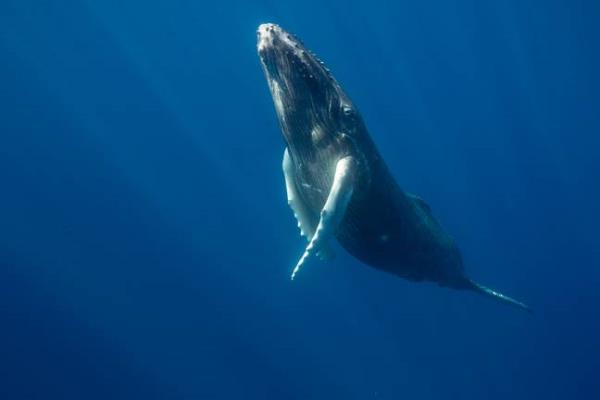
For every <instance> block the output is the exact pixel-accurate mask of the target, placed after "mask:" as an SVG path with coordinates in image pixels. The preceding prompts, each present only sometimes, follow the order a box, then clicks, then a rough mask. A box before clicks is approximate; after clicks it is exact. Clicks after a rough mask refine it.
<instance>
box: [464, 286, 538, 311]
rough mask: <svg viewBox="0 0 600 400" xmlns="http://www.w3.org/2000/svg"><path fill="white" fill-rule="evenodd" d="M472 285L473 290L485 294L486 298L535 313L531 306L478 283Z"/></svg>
mask: <svg viewBox="0 0 600 400" xmlns="http://www.w3.org/2000/svg"><path fill="white" fill-rule="evenodd" d="M469 282H470V283H471V285H472V287H471V289H473V290H474V291H476V292H479V293H481V294H484V295H486V296H489V297H492V298H494V299H496V300H498V301H500V302H503V303H508V304H512V305H513V306H516V307H519V308H520V309H523V310H525V311H527V312H530V313H531V312H533V311H532V310H531V308H529V306H528V305H527V304H524V303H521V302H520V301H517V300H515V299H513V298H510V297H508V296H505V295H503V294H502V293H498V292H496V291H495V290H492V289H490V288H488V287H485V286H483V285H480V284H479V283H477V282H473V281H469Z"/></svg>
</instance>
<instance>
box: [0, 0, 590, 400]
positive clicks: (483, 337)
mask: <svg viewBox="0 0 600 400" xmlns="http://www.w3.org/2000/svg"><path fill="white" fill-rule="evenodd" d="M215 3H216V2H215ZM323 3H324V4H323ZM596 4H597V2H593V1H567V0H563V1H553V0H539V1H522V0H511V1H499V2H481V1H477V0H471V1H468V0H463V1H458V2H443V1H433V0H426V1H419V2H414V1H411V2H406V1H402V2H392V1H390V2H376V1H358V2H348V1H340V0H337V1H332V2H322V1H319V0H311V1H299V2H295V3H291V2H283V1H266V0H265V1H262V2H256V3H251V2H240V3H239V4H237V3H227V4H224V3H222V4H221V5H208V4H204V2H201V1H190V0H188V1H160V2H158V1H150V2H149V1H141V0H138V1H133V0H126V1H122V0H120V1H116V0H111V1H91V0H88V1H75V0H64V1H42V0H39V1H35V2H29V1H23V0H2V2H0V398H2V399H33V398H39V399H55V398H56V399H93V398H98V399H107V398H129V399H132V398H147V399H150V398H169V399H171V398H172V399H334V398H339V399H399V398H402V399H439V398H444V399H466V398H468V399H484V398H486V399H507V398H510V399H539V398H545V399H566V398H589V399H591V398H600V382H599V381H598V378H597V374H598V368H599V367H600V361H599V359H600V342H599V341H600V339H599V337H600V321H599V318H598V315H599V312H598V308H599V306H600V293H599V290H598V288H599V287H600V234H599V231H598V226H599V223H600V211H599V209H598V208H599V204H600V188H599V187H598V185H599V182H600V162H599V160H598V157H599V149H600V147H599V146H600V136H599V135H600V116H599V106H600V95H599V94H598V91H599V90H600V80H599V78H598V71H600V60H599V55H598V54H599V52H598V48H599V43H598V42H599V41H598V37H599V36H600V28H599V27H598V25H597V23H598V22H597V21H598V18H599V13H598V11H599V10H598V6H597V5H596ZM261 22H277V23H280V24H281V25H282V26H284V27H285V28H287V29H288V30H290V31H292V32H295V33H297V34H298V35H299V36H300V37H301V38H303V40H304V41H305V43H306V44H307V45H308V46H309V47H310V48H312V49H313V50H314V51H315V52H316V53H317V54H318V55H319V56H321V58H322V59H323V60H324V61H325V62H326V63H327V64H328V65H329V67H330V68H331V69H332V71H333V73H334V74H335V75H336V77H337V78H338V80H339V81H340V82H341V83H342V85H343V86H344V87H345V89H346V90H347V92H348V93H349V94H350V95H351V96H352V98H353V99H354V101H355V102H356V103H357V105H358V106H359V108H360V110H361V112H362V114H363V116H364V118H365V120H366V122H367V124H368V126H369V128H370V131H371V134H372V136H373V138H374V140H375V141H376V143H377V144H378V146H379V148H380V150H381V151H382V153H383V154H384V156H385V158H386V160H387V162H388V164H389V166H390V168H391V169H392V170H393V172H394V174H395V175H396V177H397V178H398V180H399V182H400V183H401V185H402V186H403V187H404V188H405V189H406V190H408V191H410V192H414V193H417V194H419V195H420V196H422V197H423V198H425V199H426V200H427V201H428V203H430V205H431V206H432V208H433V210H434V212H435V214H436V215H437V216H438V217H439V218H440V220H441V221H442V222H443V224H444V225H445V226H446V227H447V229H448V230H449V231H451V232H452V234H453V235H454V237H455V238H456V240H457V241H458V243H459V244H460V246H461V248H462V251H463V253H464V257H465V259H466V263H467V268H468V270H469V271H470V273H471V275H472V276H473V277H474V278H475V279H477V280H479V281H481V282H482V283H484V284H488V285H490V286H492V287H494V288H497V289H499V290H501V291H504V292H506V293H507V294H509V295H513V296H515V297H516V298H518V299H521V300H523V301H525V302H527V303H529V304H530V305H531V306H532V307H533V308H534V309H535V314H533V315H527V314H526V313H523V312H520V311H518V310H516V309H513V308H510V307H506V306H504V305H501V304H498V303H495V302H492V301H489V300H487V299H484V298H482V297H480V296H477V295H475V294H472V293H463V292H457V291H450V290H447V289H441V288H438V287H436V286H435V285H430V284H412V283H409V282H406V281H403V280H400V279H397V278H394V277H391V276H388V275H385V274H382V273H380V272H377V271H375V270H372V269H370V268H367V267H365V266H363V265H361V264H360V263H358V262H357V261H355V260H353V259H351V258H350V257H349V256H347V255H345V254H344V253H343V252H341V251H340V252H339V253H340V255H339V256H338V258H337V259H336V260H335V261H334V262H333V263H332V264H322V263H318V262H314V263H312V264H310V265H309V266H307V267H306V268H305V269H304V270H303V271H302V273H301V274H300V276H299V279H298V280H297V281H294V282H293V283H292V282H290V281H289V274H290V271H291V268H292V266H293V264H294V263H295V261H296V259H297V258H298V257H299V256H300V254H301V253H302V250H303V247H304V245H305V243H304V240H303V239H301V238H300V237H299V235H298V232H297V229H296V227H295V222H294V221H293V217H292V215H291V213H290V211H289V210H288V208H287V204H286V201H285V190H284V183H283V178H282V174H281V170H280V165H281V156H282V151H283V141H282V139H281V134H280V132H279V127H278V124H277V121H276V118H275V112H274V109H273V106H272V101H271V98H270V95H269V92H268V89H267V85H266V83H265V81H264V77H263V75H262V71H261V69H260V65H259V62H258V58H257V56H256V52H255V40H256V37H255V29H256V27H257V26H258V24H259V23H261Z"/></svg>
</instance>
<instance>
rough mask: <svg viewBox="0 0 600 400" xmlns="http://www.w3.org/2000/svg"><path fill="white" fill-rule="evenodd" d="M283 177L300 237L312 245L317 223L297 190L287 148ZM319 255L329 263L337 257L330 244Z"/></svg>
mask: <svg viewBox="0 0 600 400" xmlns="http://www.w3.org/2000/svg"><path fill="white" fill-rule="evenodd" d="M282 168H283V176H284V177H285V189H286V192H287V198H288V204H289V206H290V208H291V209H292V212H293V213H294V217H295V218H296V221H297V222H298V228H299V229H300V235H302V236H304V237H305V238H306V240H307V241H308V242H309V243H310V240H311V239H312V238H313V236H314V234H315V230H316V229H317V222H316V221H315V219H314V218H313V217H312V216H311V215H310V211H309V208H308V207H307V206H306V204H305V203H304V202H303V201H302V198H301V197H300V195H299V193H298V189H297V188H296V183H295V182H296V172H295V170H294V163H293V162H292V159H291V158H290V155H289V152H288V149H287V147H286V149H285V151H284V152H283V163H282ZM317 255H318V256H319V258H320V259H321V260H323V261H329V260H331V259H333V258H334V257H335V252H334V251H333V249H332V248H331V245H330V243H329V242H324V243H322V244H321V246H320V248H319V249H318V251H317Z"/></svg>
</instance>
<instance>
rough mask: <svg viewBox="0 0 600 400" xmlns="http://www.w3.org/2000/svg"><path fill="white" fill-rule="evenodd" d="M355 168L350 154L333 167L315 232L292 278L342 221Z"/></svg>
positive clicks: (350, 195) (350, 192)
mask: <svg viewBox="0 0 600 400" xmlns="http://www.w3.org/2000/svg"><path fill="white" fill-rule="evenodd" d="M355 170H356V161H355V160H354V158H352V157H351V156H347V157H344V158H342V159H341V160H339V161H338V162H337V164H336V167H335V175H334V177H333V184H332V185H331V189H330V190H329V195H328V196H327V201H325V205H324V206H323V209H322V210H321V215H320V218H319V224H318V225H317V228H316V230H315V234H314V235H313V237H312V238H311V240H310V242H309V243H308V246H307V247H306V250H304V254H302V257H301V258H300V260H299V261H298V263H297V264H296V266H295V267H294V270H293V271H292V280H293V279H294V278H295V277H296V274H297V273H298V271H299V270H300V268H301V267H302V265H303V264H304V262H305V261H306V259H307V258H308V257H309V256H310V255H312V254H313V253H314V252H315V250H316V251H319V250H320V249H322V248H323V244H324V243H326V242H327V241H328V240H329V239H330V238H331V237H332V236H333V235H334V234H335V231H336V230H337V228H338V226H339V225H340V223H341V222H342V220H343V218H344V215H345V214H346V209H347V208H348V203H349V202H350V199H351V197H352V193H353V191H354V176H355Z"/></svg>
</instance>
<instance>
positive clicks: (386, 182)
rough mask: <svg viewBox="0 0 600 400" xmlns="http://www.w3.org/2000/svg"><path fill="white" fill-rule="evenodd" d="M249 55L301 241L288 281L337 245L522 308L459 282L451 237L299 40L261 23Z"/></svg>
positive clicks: (463, 278) (417, 276) (370, 261)
mask: <svg viewBox="0 0 600 400" xmlns="http://www.w3.org/2000/svg"><path fill="white" fill-rule="evenodd" d="M257 50H258V55H259V58H260V62H261V65H262V68H263V71H264V74H265V77H266V80H267V83H268V86H269V89H270V92H271V96H272V98H273V103H274V105H275V111H276V113H277V117H278V120H279V123H280V126H281V130H282V132H283V137H284V140H285V142H286V148H285V151H284V154H283V163H282V167H283V174H284V177H285V186H286V191H287V198H288V203H289V205H290V207H291V209H292V211H293V213H294V215H295V217H296V220H297V222H298V227H299V228H300V233H301V235H302V236H304V237H305V238H306V240H307V242H308V244H307V247H306V249H305V251H304V253H303V254H302V256H301V257H300V259H299V261H298V263H297V264H296V266H295V267H294V269H293V271H292V275H291V279H292V280H293V279H294V278H295V277H296V276H297V274H298V272H299V271H300V269H301V268H302V267H303V266H304V264H305V263H306V261H307V260H308V259H309V258H311V257H312V256H318V257H320V258H322V259H325V260H327V259H330V258H331V257H332V254H333V250H332V248H331V243H332V241H334V240H337V241H338V242H339V244H340V245H341V246H342V247H343V248H344V249H345V250H346V251H348V252H349V253H350V254H351V255H353V256H354V257H356V258H357V259H359V260H360V261H362V262H363V263H364V264H367V265H369V266H371V267H374V268H377V269H380V270H383V271H386V272H388V273H391V274H394V275H397V276H400V277H402V278H405V279H408V280H411V281H429V282H436V283H438V284H439V285H440V286H445V287H450V288H454V289H464V290H472V291H475V292H478V293H481V294H484V295H486V296H489V297H492V298H494V299H496V300H499V301H502V302H504V303H508V304H512V305H514V306H517V307H520V308H522V309H525V310H529V307H528V306H527V305H525V304H523V303H521V302H520V301H517V300H515V299H512V298H510V297H508V296H506V295H504V294H502V293H499V292H497V291H494V290H492V289H490V288H488V287H485V286H483V285H481V284H479V283H476V282H475V281H473V280H472V279H470V278H469V277H468V276H467V274H466V272H465V269H464V266H463V261H462V257H461V253H460V251H459V249H458V247H457V245H456V243H455V242H454V240H453V239H452V237H451V236H450V235H449V234H448V233H447V232H446V231H445V230H444V229H443V228H442V226H441V225H440V223H439V222H438V221H437V219H436V218H435V217H434V215H433V213H432V210H431V208H430V207H429V205H428V204H427V203H426V202H425V201H424V200H423V199H421V198H420V197H418V196H416V195H414V194H410V193H408V192H405V191H404V190H402V189H401V187H400V186H399V185H398V183H397V182H396V180H395V179H394V177H393V176H392V174H391V172H390V170H389V169H388V168H387V166H386V164H385V162H384V160H383V159H382V158H381V156H380V154H379V152H378V150H377V148H376V146H375V144H374V142H373V140H372V139H371V137H370V136H369V133H368V131H367V128H366V126H365V123H364V122H363V119H362V117H361V115H360V113H359V111H358V109H357V107H356V106H355V104H354V103H353V102H352V101H351V100H350V98H349V97H348V95H347V94H346V93H345V92H344V90H343V89H342V87H341V86H340V85H339V83H338V82H337V81H336V80H335V78H334V77H333V75H332V74H331V72H330V71H329V70H328V69H327V68H326V67H325V65H324V64H323V62H322V61H321V60H319V59H318V58H317V57H316V56H315V54H313V53H312V52H311V51H310V50H308V49H307V48H306V47H305V45H304V44H303V43H302V41H301V40H300V39H298V38H297V37H296V36H295V35H293V34H291V33H289V32H287V31H285V30H284V29H282V28H281V27H280V26H278V25H276V24H261V25H260V26H259V27H258V31H257Z"/></svg>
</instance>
